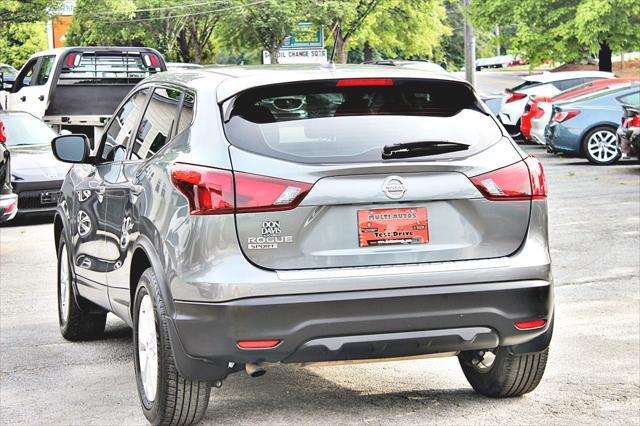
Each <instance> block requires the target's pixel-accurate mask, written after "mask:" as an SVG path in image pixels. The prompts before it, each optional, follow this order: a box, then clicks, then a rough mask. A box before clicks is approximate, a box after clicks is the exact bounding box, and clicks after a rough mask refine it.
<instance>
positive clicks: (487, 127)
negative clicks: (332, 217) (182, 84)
mask: <svg viewBox="0 0 640 426" xmlns="http://www.w3.org/2000/svg"><path fill="white" fill-rule="evenodd" d="M222 113H223V117H224V121H225V123H224V127H225V132H226V136H227V138H228V139H229V141H230V142H231V144H233V145H235V146H237V147H239V148H242V149H244V150H247V151H251V152H256V153H259V154H263V155H268V156H271V157H275V158H281V159H286V160H292V161H297V162H304V163H322V162H370V161H380V160H381V153H382V150H383V148H384V146H386V145H393V144H398V143H409V142H424V141H437V142H457V143H463V144H467V145H475V144H477V143H478V142H480V141H487V142H495V141H496V140H497V139H499V138H500V136H501V132H500V129H499V128H498V126H497V125H496V124H495V122H494V121H493V120H492V119H491V118H490V117H489V115H488V113H487V112H485V111H484V109H483V107H481V106H480V105H479V103H478V101H477V99H476V97H475V95H474V93H473V91H472V90H471V89H470V88H469V87H468V86H467V85H466V84H463V83H458V82H452V81H439V80H397V79H394V80H387V79H378V80H369V81H363V80H355V81H354V80H330V81H322V82H311V83H304V84H299V83H298V84H285V85H277V86H266V87H259V88H256V89H252V90H249V91H246V92H243V93H241V94H240V95H238V96H237V97H236V98H233V99H231V100H229V101H227V102H225V103H224V104H223V106H222ZM448 155H449V156H451V154H448ZM436 157H439V158H438V159H441V157H442V155H437V156H436ZM422 159H424V158H422ZM416 160H419V159H418V158H416Z"/></svg>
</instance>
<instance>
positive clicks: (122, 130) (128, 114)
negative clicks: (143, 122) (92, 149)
mask: <svg viewBox="0 0 640 426" xmlns="http://www.w3.org/2000/svg"><path fill="white" fill-rule="evenodd" d="M149 92H150V89H143V90H140V91H138V92H136V93H135V94H134V95H133V96H131V97H130V98H129V100H128V101H127V102H126V103H125V104H124V105H123V106H122V108H120V111H118V113H117V114H116V115H115V117H114V119H113V120H112V121H111V124H110V125H109V128H108V129H107V130H106V132H105V136H104V146H103V147H102V152H101V153H100V160H101V161H122V160H124V159H125V158H126V154H127V147H128V146H129V140H130V138H131V134H132V133H133V130H134V129H133V127H134V126H135V125H136V122H137V119H138V117H140V114H141V113H142V110H143V108H144V105H145V101H146V99H147V95H148V94H149Z"/></svg>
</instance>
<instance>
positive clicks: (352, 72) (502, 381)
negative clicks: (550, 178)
mask: <svg viewBox="0 0 640 426" xmlns="http://www.w3.org/2000/svg"><path fill="white" fill-rule="evenodd" d="M98 142H99V144H98V145H97V148H96V151H95V152H92V151H91V150H90V149H89V145H88V140H87V138H86V137H85V136H83V135H66V136H59V137H57V138H56V139H54V140H53V141H52V148H53V150H54V152H55V154H56V156H57V157H58V158H59V159H60V160H63V161H66V162H70V163H76V165H75V166H74V167H73V168H72V169H71V171H70V172H69V174H68V175H67V177H66V180H65V182H64V185H63V187H62V195H61V197H60V200H59V204H58V207H57V214H56V217H55V222H54V229H55V243H56V246H57V254H58V279H57V283H58V302H59V303H58V307H59V322H60V331H61V333H62V335H63V336H64V338H66V339H68V340H72V341H78V340H84V339H95V338H98V337H99V336H100V335H101V333H103V331H104V327H105V317H106V314H107V312H113V313H114V314H115V315H117V316H118V317H120V318H121V319H122V320H124V321H125V322H126V323H127V324H129V325H130V326H131V327H132V328H133V349H134V365H135V376H136V382H137V388H138V393H139V397H140V401H141V405H142V409H143V412H144V414H145V416H146V418H147V419H148V420H149V421H150V422H151V423H153V424H189V423H195V422H197V421H199V420H200V419H202V417H203V415H204V414H205V412H206V408H207V405H208V402H209V399H210V391H211V386H215V387H220V386H221V385H222V384H223V381H224V379H225V378H226V377H227V376H228V375H229V374H231V373H233V372H237V371H240V370H245V371H246V372H247V373H249V374H250V375H251V376H254V377H257V376H260V375H262V374H264V372H265V370H267V369H268V368H269V366H271V365H273V364H275V363H284V364H287V363H291V364H301V363H304V364H309V363H314V362H328V361H336V362H340V361H348V360H368V359H381V358H394V359H397V358H401V357H411V358H415V357H417V356H424V357H428V356H433V355H434V354H438V355H440V356H441V355H443V354H448V355H451V356H457V357H458V358H459V360H460V365H461V367H462V370H463V371H464V374H465V376H466V377H467V379H468V381H469V383H470V384H471V386H472V387H473V388H474V389H475V390H476V391H477V392H479V393H480V394H482V395H486V396H488V397H512V396H518V395H522V394H524V393H527V392H530V391H532V390H533V389H535V387H536V386H537V385H538V383H539V382H540V379H541V377H542V374H543V372H544V369H545V365H546V362H547V353H548V347H549V342H550V339H551V334H552V329H553V306H554V305H553V284H552V277H551V267H550V256H549V247H548V243H547V203H546V196H547V189H546V184H545V178H544V174H543V170H542V166H541V164H540V162H539V161H538V160H536V159H535V158H534V157H530V156H527V155H526V154H524V153H523V152H522V151H521V150H520V149H519V148H518V147H517V146H516V145H515V144H514V142H513V141H512V140H511V139H510V138H509V136H508V135H507V133H506V132H505V130H504V128H503V127H502V126H501V125H500V124H499V123H498V122H497V121H496V119H495V118H494V117H493V116H492V115H491V114H490V113H489V111H488V110H487V108H486V107H485V106H484V105H483V104H482V103H481V102H480V101H479V100H478V97H477V96H476V94H475V92H474V90H473V88H472V87H471V86H470V85H469V84H467V83H466V82H464V81H461V80H458V79H456V78H454V77H452V76H448V75H443V74H435V73H434V74H429V73H425V72H423V71H415V70H413V71H412V70H408V69H396V68H393V67H382V66H375V65H371V66H344V67H343V66H338V67H337V68H329V67H319V66H299V67H240V68H219V67H218V68H210V69H207V68H203V69H198V70H178V71H171V72H166V73H160V74H157V75H155V76H153V77H150V78H148V79H146V80H144V81H143V82H141V83H140V84H139V85H138V86H137V87H136V88H135V89H134V90H132V92H131V93H130V94H129V95H128V96H127V97H126V98H125V99H124V101H123V102H122V103H121V105H120V106H119V107H118V110H117V111H116V112H115V114H114V115H113V117H112V118H111V120H110V121H109V122H108V123H107V125H106V127H105V132H104V135H103V137H102V139H101V140H99V141H98Z"/></svg>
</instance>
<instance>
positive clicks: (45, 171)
mask: <svg viewBox="0 0 640 426" xmlns="http://www.w3.org/2000/svg"><path fill="white" fill-rule="evenodd" d="M10 152H11V174H12V175H13V176H14V177H15V178H16V179H15V180H17V181H21V180H26V181H45V180H62V179H64V177H65V176H66V174H67V172H68V171H69V168H70V167H71V164H67V163H63V162H61V161H58V160H57V159H56V158H55V157H54V156H53V153H52V152H51V146H50V145H48V144H47V145H31V146H15V147H11V148H10Z"/></svg>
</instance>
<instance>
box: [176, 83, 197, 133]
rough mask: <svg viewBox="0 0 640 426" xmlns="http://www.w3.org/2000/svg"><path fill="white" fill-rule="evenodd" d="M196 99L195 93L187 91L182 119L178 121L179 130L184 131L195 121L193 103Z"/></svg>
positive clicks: (179, 131)
mask: <svg viewBox="0 0 640 426" xmlns="http://www.w3.org/2000/svg"><path fill="white" fill-rule="evenodd" d="M194 101H195V99H194V97H193V95H191V94H189V93H185V95H184V100H183V101H182V109H181V110H180V121H179V122H178V132H177V133H182V132H183V131H184V130H185V129H186V128H188V127H189V126H191V122H192V121H193V103H194Z"/></svg>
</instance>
